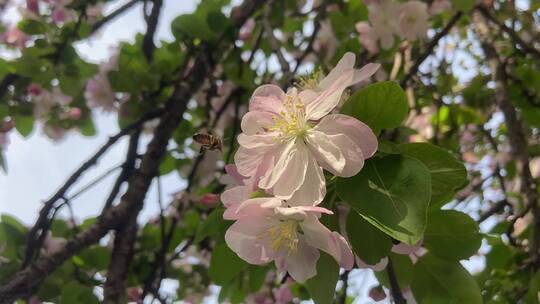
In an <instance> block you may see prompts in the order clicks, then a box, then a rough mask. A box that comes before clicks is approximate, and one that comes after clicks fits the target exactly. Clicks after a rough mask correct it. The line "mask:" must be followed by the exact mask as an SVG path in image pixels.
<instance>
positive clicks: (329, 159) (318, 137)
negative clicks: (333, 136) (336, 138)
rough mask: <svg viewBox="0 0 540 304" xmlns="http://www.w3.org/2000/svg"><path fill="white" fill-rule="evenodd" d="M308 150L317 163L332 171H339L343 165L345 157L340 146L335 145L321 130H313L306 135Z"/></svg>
mask: <svg viewBox="0 0 540 304" xmlns="http://www.w3.org/2000/svg"><path fill="white" fill-rule="evenodd" d="M306 141H307V144H308V147H309V150H310V151H311V153H312V154H313V155H315V158H316V159H317V162H318V163H319V164H324V166H323V167H325V168H326V166H329V167H330V170H332V171H333V172H339V173H341V172H342V171H343V168H344V167H345V157H344V156H343V153H342V151H341V150H340V147H338V146H336V145H335V144H334V143H332V141H331V140H330V138H329V137H328V136H327V135H326V134H325V133H323V132H319V131H315V130H313V131H312V132H310V133H309V134H308V136H307V137H306Z"/></svg>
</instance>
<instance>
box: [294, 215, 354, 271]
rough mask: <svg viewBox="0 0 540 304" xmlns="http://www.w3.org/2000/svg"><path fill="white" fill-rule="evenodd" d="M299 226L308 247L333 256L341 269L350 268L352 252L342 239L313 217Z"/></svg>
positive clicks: (352, 261)
mask: <svg viewBox="0 0 540 304" xmlns="http://www.w3.org/2000/svg"><path fill="white" fill-rule="evenodd" d="M300 226H301V227H302V231H303V232H304V236H305V238H306V242H307V243H308V244H309V245H311V246H313V247H315V248H318V249H320V250H322V251H324V252H326V253H328V254H330V255H331V256H333V257H334V259H335V260H336V261H337V262H338V264H339V265H340V266H341V267H343V268H347V269H351V268H352V266H353V264H354V259H353V255H352V251H351V249H350V248H349V245H348V244H347V241H345V239H344V238H343V237H341V236H340V235H339V234H338V233H335V234H334V232H332V231H330V229H328V228H326V226H324V225H323V224H321V222H320V221H319V219H318V218H317V217H316V216H314V215H310V216H308V217H307V218H306V219H305V220H304V221H303V222H302V223H300ZM338 236H339V237H338Z"/></svg>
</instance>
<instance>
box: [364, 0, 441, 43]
mask: <svg viewBox="0 0 540 304" xmlns="http://www.w3.org/2000/svg"><path fill="white" fill-rule="evenodd" d="M366 3H367V4H368V10H369V15H368V18H369V23H368V22H365V21H362V22H358V23H357V24H356V30H357V32H358V34H359V38H360V43H361V44H362V45H363V46H364V47H365V48H366V49H367V50H368V51H369V52H370V53H377V52H379V45H380V47H381V48H382V49H384V50H388V49H390V48H391V47H393V46H394V42H395V36H398V37H400V38H402V39H406V40H409V41H415V40H417V39H419V38H422V37H424V36H425V35H426V33H427V30H428V26H429V23H428V21H429V14H430V13H432V14H437V13H440V12H442V11H444V10H446V9H448V8H449V6H450V3H449V1H448V0H438V1H434V2H433V3H432V5H431V7H429V8H428V6H427V4H425V3H423V2H421V1H416V0H414V1H407V2H403V3H398V2H396V1H394V0H376V1H373V0H372V1H366Z"/></svg>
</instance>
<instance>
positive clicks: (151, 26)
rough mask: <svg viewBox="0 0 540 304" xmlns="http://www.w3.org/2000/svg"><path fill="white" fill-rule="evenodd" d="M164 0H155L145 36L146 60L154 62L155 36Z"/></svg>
mask: <svg viewBox="0 0 540 304" xmlns="http://www.w3.org/2000/svg"><path fill="white" fill-rule="evenodd" d="M162 5H163V0H153V5H152V11H151V12H150V16H149V18H148V19H147V21H146V34H145V35H144V39H143V45H142V49H143V52H144V55H145V56H146V60H148V61H149V62H150V61H152V55H153V54H154V49H155V48H156V45H155V44H154V35H155V33H156V29H157V25H158V22H159V13H160V12H161V6H162Z"/></svg>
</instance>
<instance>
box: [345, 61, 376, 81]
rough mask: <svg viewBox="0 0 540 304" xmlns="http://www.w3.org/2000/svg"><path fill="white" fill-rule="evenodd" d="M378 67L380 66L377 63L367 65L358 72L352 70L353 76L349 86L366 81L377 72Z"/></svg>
mask: <svg viewBox="0 0 540 304" xmlns="http://www.w3.org/2000/svg"><path fill="white" fill-rule="evenodd" d="M380 67H381V65H380V64H378V63H368V64H366V65H365V66H363V67H362V68H361V69H360V70H354V76H353V79H352V81H351V84H350V85H354V84H357V83H359V82H362V81H364V80H366V79H369V78H370V77H371V76H373V75H374V74H375V72H377V70H378V69H379V68H380Z"/></svg>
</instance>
